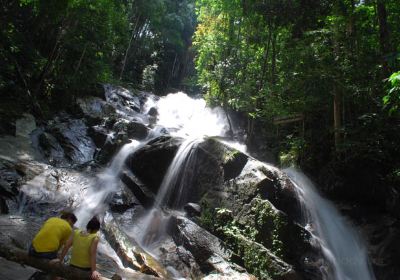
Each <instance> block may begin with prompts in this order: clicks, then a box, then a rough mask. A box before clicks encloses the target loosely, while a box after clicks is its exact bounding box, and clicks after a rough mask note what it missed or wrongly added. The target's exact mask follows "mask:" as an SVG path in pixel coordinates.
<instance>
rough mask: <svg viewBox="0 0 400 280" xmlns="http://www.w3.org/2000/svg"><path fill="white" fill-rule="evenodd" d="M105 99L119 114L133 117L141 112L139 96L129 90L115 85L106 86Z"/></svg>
mask: <svg viewBox="0 0 400 280" xmlns="http://www.w3.org/2000/svg"><path fill="white" fill-rule="evenodd" d="M104 88H105V97H106V100H107V102H108V103H110V104H111V105H112V106H113V107H114V108H115V109H116V110H117V113H119V114H121V113H122V114H124V115H129V116H133V115H135V114H136V113H138V112H140V108H141V104H140V99H139V97H138V96H136V95H134V94H133V93H132V92H130V91H129V90H127V89H125V88H123V87H119V86H113V85H105V86H104Z"/></svg>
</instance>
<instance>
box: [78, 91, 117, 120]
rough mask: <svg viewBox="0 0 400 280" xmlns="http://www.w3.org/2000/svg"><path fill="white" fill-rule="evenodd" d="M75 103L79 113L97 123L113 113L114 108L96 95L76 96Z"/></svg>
mask: <svg viewBox="0 0 400 280" xmlns="http://www.w3.org/2000/svg"><path fill="white" fill-rule="evenodd" d="M76 103H77V106H78V108H79V111H80V113H81V114H83V116H84V117H85V118H86V119H87V120H89V121H90V122H92V123H99V122H101V121H102V120H103V119H105V118H108V117H110V116H111V115H114V114H115V109H114V108H113V107H112V106H111V105H110V104H108V103H107V102H106V101H104V100H103V99H101V98H98V97H94V96H87V97H84V98H78V99H77V102H76Z"/></svg>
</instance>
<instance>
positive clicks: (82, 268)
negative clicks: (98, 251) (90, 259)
mask: <svg viewBox="0 0 400 280" xmlns="http://www.w3.org/2000/svg"><path fill="white" fill-rule="evenodd" d="M69 266H70V267H73V268H77V269H80V270H84V271H92V269H91V268H90V267H79V266H76V265H73V264H70V265H69Z"/></svg>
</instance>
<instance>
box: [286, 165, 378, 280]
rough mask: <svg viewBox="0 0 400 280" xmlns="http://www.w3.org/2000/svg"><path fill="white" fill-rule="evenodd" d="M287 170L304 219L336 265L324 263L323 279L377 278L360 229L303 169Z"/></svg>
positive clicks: (327, 258) (364, 279)
mask: <svg viewBox="0 0 400 280" xmlns="http://www.w3.org/2000/svg"><path fill="white" fill-rule="evenodd" d="M285 172H286V174H287V175H288V176H289V178H290V179H291V181H292V182H293V183H294V185H295V187H296V192H297V194H298V198H299V201H300V203H301V205H302V212H303V217H304V219H305V223H306V224H307V226H308V228H309V230H310V231H311V232H312V234H313V236H314V239H315V242H316V243H318V244H319V246H321V249H322V253H323V254H324V257H325V259H326V260H327V261H328V262H329V263H330V267H331V268H333V271H331V270H329V269H328V268H326V267H324V265H321V267H320V268H321V269H322V272H323V275H324V276H325V277H324V279H327V280H331V279H332V280H374V279H375V276H374V274H373V272H372V268H371V265H370V263H369V261H368V255H367V250H366V248H365V245H364V244H363V242H362V240H361V239H360V237H359V236H358V234H357V232H356V231H355V230H354V229H353V228H352V226H351V225H350V224H349V223H348V222H347V221H346V220H345V219H344V217H343V216H341V215H340V213H339V212H338V210H337V209H336V208H335V206H334V205H333V204H332V203H331V202H330V201H328V200H326V199H324V198H323V197H321V195H319V194H318V192H317V191H316V189H315V187H314V185H313V183H312V182H311V181H310V180H309V179H308V178H307V177H306V176H305V175H304V174H303V173H301V172H299V171H297V170H295V169H293V168H289V169H286V170H285Z"/></svg>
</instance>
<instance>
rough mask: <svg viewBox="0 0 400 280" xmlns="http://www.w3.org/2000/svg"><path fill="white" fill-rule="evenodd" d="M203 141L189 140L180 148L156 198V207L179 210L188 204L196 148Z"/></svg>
mask: <svg viewBox="0 0 400 280" xmlns="http://www.w3.org/2000/svg"><path fill="white" fill-rule="evenodd" d="M201 140H202V139H197V138H195V139H188V140H186V141H184V142H183V143H182V144H181V146H180V147H179V149H178V151H177V152H176V155H175V157H174V159H173V161H172V163H171V165H170V166H169V167H168V170H167V172H166V174H165V176H164V179H163V181H162V183H161V186H160V189H159V191H158V193H157V196H156V207H161V206H164V205H168V206H169V207H171V208H173V209H177V208H179V207H181V206H183V204H184V203H185V202H186V201H185V198H186V195H187V192H188V191H190V186H191V184H192V179H193V174H192V172H191V171H193V169H194V167H195V166H194V163H195V162H196V148H197V145H198V144H199V143H200V142H201Z"/></svg>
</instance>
